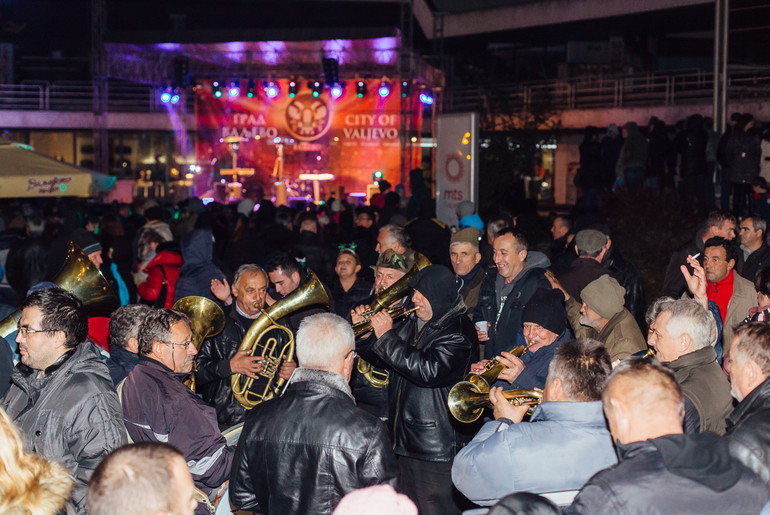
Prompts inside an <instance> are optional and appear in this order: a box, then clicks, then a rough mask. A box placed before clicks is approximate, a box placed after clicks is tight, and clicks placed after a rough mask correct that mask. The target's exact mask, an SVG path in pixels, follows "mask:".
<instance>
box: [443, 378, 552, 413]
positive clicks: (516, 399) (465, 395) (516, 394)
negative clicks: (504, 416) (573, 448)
mask: <svg viewBox="0 0 770 515" xmlns="http://www.w3.org/2000/svg"><path fill="white" fill-rule="evenodd" d="M503 397H505V398H506V399H508V400H509V401H510V403H511V404H513V405H514V406H521V405H523V404H532V405H534V406H537V405H538V404H540V402H542V400H543V393H542V392H539V391H537V390H503ZM491 404H492V403H491V402H490V401H489V390H487V391H486V392H484V391H479V389H478V388H477V387H476V385H475V384H473V383H471V382H469V381H460V382H459V383H457V384H456V385H454V386H453V387H452V389H451V390H450V391H449V397H448V399H447V405H448V406H449V411H450V413H452V416H453V417H454V418H456V419H457V420H459V421H460V422H465V423H471V422H475V421H476V420H478V419H479V417H481V414H482V413H483V412H484V408H486V407H487V406H491Z"/></svg>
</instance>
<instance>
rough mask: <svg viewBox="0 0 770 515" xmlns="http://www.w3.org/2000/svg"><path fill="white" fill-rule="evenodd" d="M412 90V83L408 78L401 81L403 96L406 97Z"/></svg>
mask: <svg viewBox="0 0 770 515" xmlns="http://www.w3.org/2000/svg"><path fill="white" fill-rule="evenodd" d="M411 92H412V83H411V82H409V81H408V80H402V81H401V98H406V97H408V96H409V94H410V93H411Z"/></svg>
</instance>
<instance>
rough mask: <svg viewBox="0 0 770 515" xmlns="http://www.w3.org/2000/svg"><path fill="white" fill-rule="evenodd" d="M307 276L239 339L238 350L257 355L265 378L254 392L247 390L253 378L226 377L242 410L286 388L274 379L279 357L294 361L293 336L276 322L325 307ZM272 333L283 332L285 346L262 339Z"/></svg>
mask: <svg viewBox="0 0 770 515" xmlns="http://www.w3.org/2000/svg"><path fill="white" fill-rule="evenodd" d="M307 273H308V277H307V278H306V279H305V280H304V281H303V282H302V283H301V284H300V285H299V286H298V287H297V289H296V290H294V291H293V292H291V293H290V294H288V295H287V296H286V297H284V298H282V299H280V300H278V301H276V302H275V303H274V304H273V305H272V306H270V307H268V308H267V309H263V310H262V313H261V314H260V316H259V317H258V318H257V319H256V320H254V322H252V324H251V327H249V330H248V331H246V334H245V335H244V336H243V339H242V340H241V345H240V346H239V347H238V351H242V350H246V351H249V354H250V355H251V356H260V357H261V358H262V361H263V362H264V364H265V367H264V369H263V370H262V372H260V373H259V374H258V375H260V376H262V377H265V378H267V384H266V385H265V386H264V388H262V390H261V391H257V392H255V391H252V390H251V387H252V385H253V384H254V379H253V378H251V377H246V378H245V379H244V377H243V375H242V374H233V375H232V376H231V377H230V386H231V387H232V389H233V396H234V397H235V399H236V400H237V401H238V402H239V403H240V404H241V406H243V407H244V408H246V409H251V408H253V407H254V406H256V405H257V404H259V403H260V402H262V401H266V400H268V399H271V398H273V397H278V396H280V395H281V394H282V393H283V390H284V387H285V385H286V381H285V380H284V379H282V378H281V377H279V376H278V372H279V370H280V367H281V362H282V361H283V356H286V360H287V361H291V360H293V359H294V348H295V343H294V334H293V333H292V332H291V330H290V329H289V328H288V327H286V326H284V325H281V324H279V323H278V322H277V320H280V319H281V318H283V317H285V316H288V315H291V314H292V313H295V312H297V311H300V310H302V309H304V308H306V307H309V306H314V305H323V306H328V305H329V295H328V294H327V293H326V290H325V289H324V286H323V284H321V281H320V280H319V279H318V277H316V275H315V273H313V271H312V270H308V271H307ZM273 330H279V331H282V332H284V333H286V336H287V341H286V343H283V344H281V343H280V342H279V341H278V338H277V337H274V336H271V337H268V338H266V339H265V337H266V336H267V333H269V332H270V331H273ZM263 340H264V341H263Z"/></svg>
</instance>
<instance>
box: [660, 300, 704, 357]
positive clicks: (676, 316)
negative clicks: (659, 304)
mask: <svg viewBox="0 0 770 515" xmlns="http://www.w3.org/2000/svg"><path fill="white" fill-rule="evenodd" d="M664 312H667V313H671V318H669V319H668V323H667V324H666V330H667V331H668V334H669V336H671V337H672V338H679V337H680V336H682V335H683V334H687V335H689V336H690V338H691V339H692V343H693V345H694V347H695V348H696V349H702V348H704V347H707V346H708V345H709V343H710V341H711V322H712V315H711V313H710V312H708V311H706V310H705V309H703V306H701V305H700V304H698V301H696V300H694V299H679V300H675V301H674V302H671V303H670V304H668V305H667V306H666V308H665V309H663V310H661V313H664Z"/></svg>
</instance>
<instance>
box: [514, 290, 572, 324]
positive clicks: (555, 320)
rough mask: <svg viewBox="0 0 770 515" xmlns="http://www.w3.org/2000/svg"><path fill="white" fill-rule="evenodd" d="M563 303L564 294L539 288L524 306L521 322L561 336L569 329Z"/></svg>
mask: <svg viewBox="0 0 770 515" xmlns="http://www.w3.org/2000/svg"><path fill="white" fill-rule="evenodd" d="M563 302H564V294H562V292H561V291H560V290H552V289H550V288H548V289H546V288H539V289H538V290H536V291H535V293H534V294H533V295H532V297H531V298H530V299H529V301H528V302H527V304H526V305H525V306H524V309H523V310H522V312H521V321H522V322H529V323H530V324H537V325H539V326H540V327H542V328H543V329H548V330H549V331H551V332H552V333H556V334H561V333H563V332H564V330H565V329H566V328H567V318H566V312H565V311H564V304H562V303H563Z"/></svg>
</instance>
